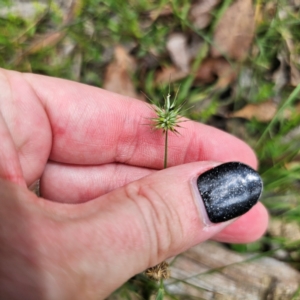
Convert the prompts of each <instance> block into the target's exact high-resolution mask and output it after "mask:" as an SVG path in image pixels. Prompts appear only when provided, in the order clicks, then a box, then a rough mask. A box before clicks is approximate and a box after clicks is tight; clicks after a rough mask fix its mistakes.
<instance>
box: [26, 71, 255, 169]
mask: <svg viewBox="0 0 300 300" xmlns="http://www.w3.org/2000/svg"><path fill="white" fill-rule="evenodd" d="M24 78H26V80H27V81H28V82H29V83H30V85H31V86H32V88H33V90H34V91H35V93H36V95H37V96H38V98H39V99H40V101H41V103H43V105H44V107H45V110H46V112H47V115H48V118H49V120H50V123H51V128H52V134H53V144H52V150H51V154H50V158H51V159H52V160H54V161H57V162H62V163H69V164H82V165H86V164H92V165H95V164H107V163H113V162H116V163H126V164H128V165H134V166H140V167H146V168H151V169H161V168H162V166H163V153H164V137H163V135H162V133H161V132H160V131H152V130H151V129H150V127H149V126H146V125H145V123H149V118H151V117H153V116H154V113H153V111H152V110H151V109H150V108H149V107H148V106H147V105H146V104H145V103H144V102H141V101H138V100H134V99H131V98H128V97H123V96H120V95H117V94H114V93H111V92H108V91H105V90H101V89H99V88H95V87H90V86H87V85H83V84H78V83H75V82H70V81H67V80H62V79H56V78H49V77H44V76H37V75H33V74H25V75H24ZM179 131H180V133H181V136H179V137H177V136H175V135H173V134H170V137H169V147H168V149H169V165H170V166H174V165H178V164H183V163H187V162H192V161H203V160H217V161H223V162H225V161H241V162H244V163H246V164H248V165H251V166H252V167H254V168H255V167H256V158H255V155H254V153H253V151H252V150H251V149H250V148H249V147H248V146H247V145H246V144H245V143H244V142H242V141H240V140H238V139H237V138H235V137H233V136H231V135H229V134H227V133H225V132H222V131H220V130H218V129H215V128H212V127H210V126H206V125H203V124H199V123H196V122H192V121H189V122H185V123H184V128H181V129H180V130H179Z"/></svg>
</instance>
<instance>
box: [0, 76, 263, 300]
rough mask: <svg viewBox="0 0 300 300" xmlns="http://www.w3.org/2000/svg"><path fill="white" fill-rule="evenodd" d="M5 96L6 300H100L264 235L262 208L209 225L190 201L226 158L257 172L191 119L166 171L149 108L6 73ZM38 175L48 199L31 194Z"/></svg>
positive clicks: (0, 257) (0, 86)
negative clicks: (151, 274) (198, 256)
mask: <svg viewBox="0 0 300 300" xmlns="http://www.w3.org/2000/svg"><path fill="white" fill-rule="evenodd" d="M0 90H1V93H0V140H1V147H0V201H1V209H0V294H1V295H2V297H4V299H103V298H105V297H106V296H108V295H109V294H110V293H112V292H113V291H114V290H115V289H116V288H118V287H119V286H120V285H122V284H123V283H124V282H125V281H126V280H128V279H129V278H130V277H132V276H133V275H135V274H137V273H139V272H142V271H144V270H145V269H146V268H148V267H150V266H153V265H156V264H157V263H159V262H161V261H163V260H164V259H166V258H168V257H171V256H174V255H176V254H179V253H180V252H182V251H184V250H186V249H188V248H190V247H192V246H194V245H196V244H198V243H200V242H203V241H205V240H207V239H215V240H220V241H226V242H235V243H245V242H250V241H254V240H256V239H257V238H259V237H260V236H261V235H262V234H263V233H264V232H265V230H266V226H267V222H268V215H267V212H266V209H265V208H264V207H263V205H262V204H260V203H258V204H257V205H255V206H254V207H253V208H252V209H251V210H250V211H249V212H248V213H246V214H245V215H244V216H242V217H240V218H238V219H237V220H235V221H234V222H231V223H230V224H229V223H226V224H224V223H220V224H219V225H215V226H212V227H209V228H207V227H206V225H205V224H204V223H203V220H202V215H201V213H200V211H199V208H198V203H197V201H198V200H197V199H195V197H194V196H193V192H192V188H191V186H192V185H191V182H192V180H193V179H194V178H196V177H197V176H198V175H199V174H201V173H202V172H204V171H206V170H208V169H210V168H212V167H213V166H215V165H217V164H219V163H220V162H227V161H240V162H243V163H246V164H248V165H250V166H251V167H253V168H256V167H257V160H256V158H255V155H254V153H253V151H252V150H251V149H250V148H249V147H248V146H247V145H246V144H245V143H244V142H242V141H240V140H238V139H237V138H235V137H233V136H231V135H229V134H227V133H225V132H222V131H219V130H217V129H215V128H212V127H209V126H206V125H203V124H200V123H196V122H193V121H189V122H186V123H184V125H183V126H184V127H185V128H183V129H180V132H181V136H179V137H176V136H174V135H172V134H170V136H169V165H170V166H171V167H170V168H168V169H166V170H160V169H162V166H163V157H164V137H163V135H162V133H161V132H159V131H155V132H154V131H151V129H150V127H149V126H145V125H143V124H145V120H146V118H148V117H153V111H151V110H150V109H149V107H148V106H147V105H146V104H145V103H143V102H141V101H138V100H134V99H131V98H128V97H124V96H120V95H117V94H113V93H110V92H107V91H104V90H101V89H98V88H95V87H90V86H86V85H83V84H79V83H75V82H70V81H66V80H61V79H56V78H49V77H44V76H38V75H33V74H21V73H18V72H12V71H5V70H1V71H0ZM146 122H147V121H146ZM38 178H41V194H42V197H41V198H38V197H37V196H35V194H33V193H32V192H31V191H29V190H28V188H27V187H28V186H30V185H31V184H32V183H33V182H35V181H36V180H37V179H38ZM46 199H49V200H51V201H49V200H46ZM208 255H209V254H208Z"/></svg>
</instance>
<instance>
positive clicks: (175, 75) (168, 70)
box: [155, 66, 188, 84]
mask: <svg viewBox="0 0 300 300" xmlns="http://www.w3.org/2000/svg"><path fill="white" fill-rule="evenodd" d="M187 75H188V73H187V72H184V71H181V70H179V69H178V68H176V67H175V66H169V67H165V68H163V69H162V70H161V71H159V72H157V73H156V74H155V84H162V83H172V82H175V81H177V80H180V79H183V78H185V77H186V76H187Z"/></svg>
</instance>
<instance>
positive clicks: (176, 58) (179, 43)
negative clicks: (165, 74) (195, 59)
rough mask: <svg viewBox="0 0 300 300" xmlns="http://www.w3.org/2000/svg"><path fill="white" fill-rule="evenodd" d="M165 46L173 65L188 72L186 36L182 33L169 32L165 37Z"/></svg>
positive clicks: (188, 54) (188, 57)
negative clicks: (166, 37)
mask: <svg viewBox="0 0 300 300" xmlns="http://www.w3.org/2000/svg"><path fill="white" fill-rule="evenodd" d="M166 47H167V50H168V52H169V54H170V56H171V59H172V62H173V63H174V64H175V66H176V67H177V68H178V69H179V70H181V71H183V72H188V71H189V68H190V66H189V65H190V59H191V57H190V53H189V50H188V47H187V38H186V36H185V35H184V34H182V33H173V34H171V35H170V36H169V37H168V39H167V46H166Z"/></svg>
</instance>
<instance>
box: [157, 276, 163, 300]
mask: <svg viewBox="0 0 300 300" xmlns="http://www.w3.org/2000/svg"><path fill="white" fill-rule="evenodd" d="M164 294H165V287H164V280H163V279H162V278H161V279H160V284H159V289H158V293H157V295H156V298H155V300H163V299H164Z"/></svg>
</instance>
